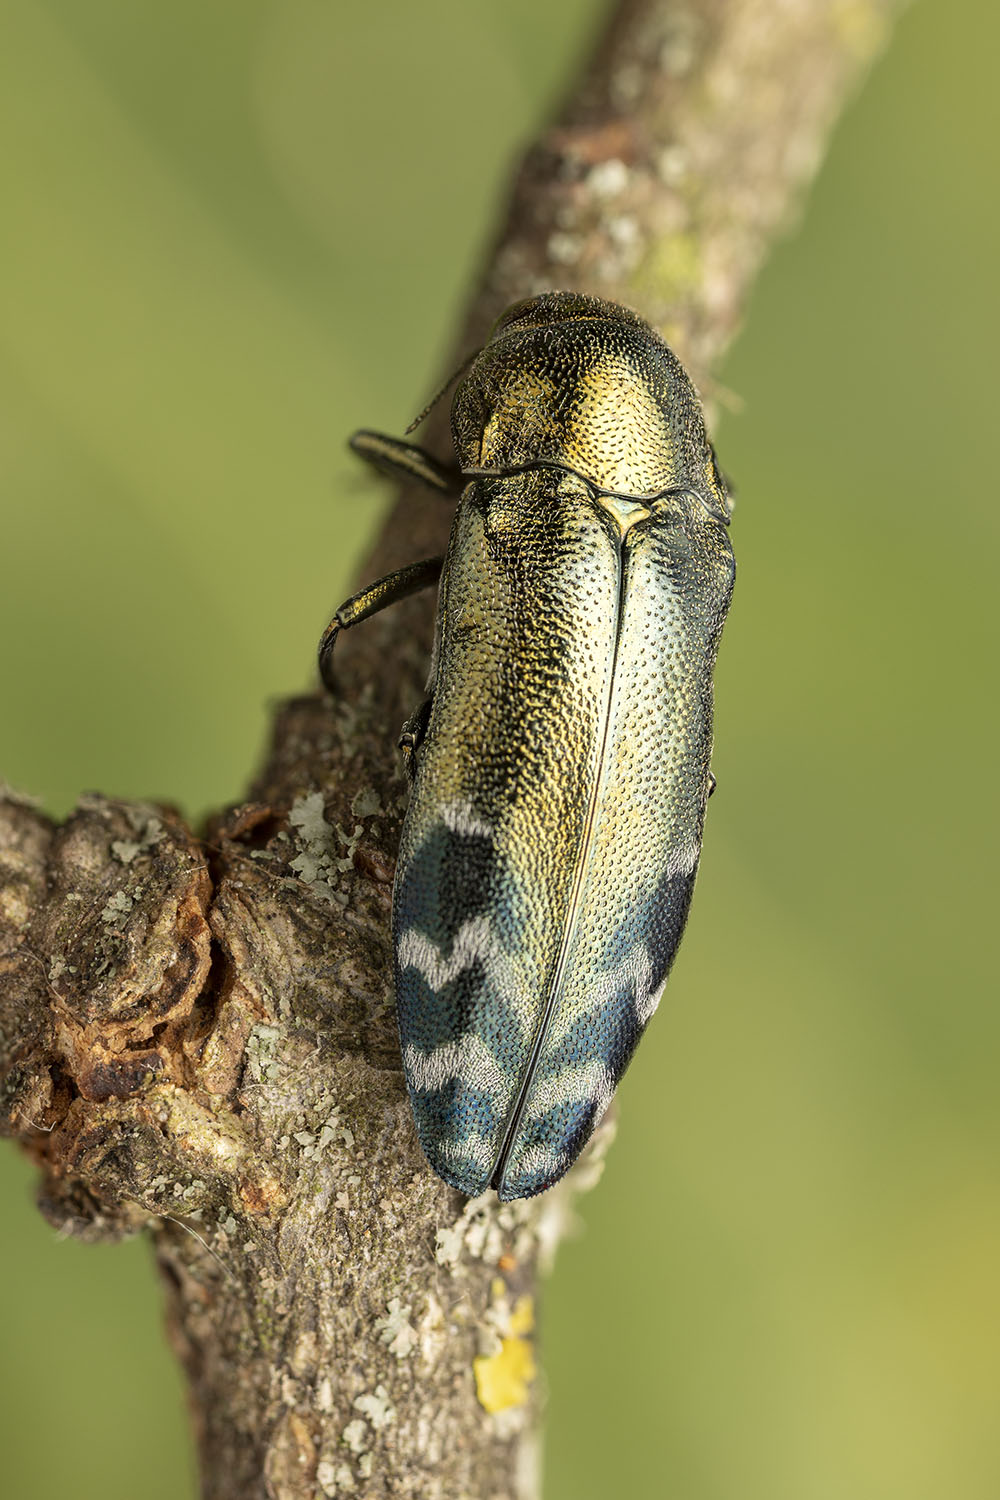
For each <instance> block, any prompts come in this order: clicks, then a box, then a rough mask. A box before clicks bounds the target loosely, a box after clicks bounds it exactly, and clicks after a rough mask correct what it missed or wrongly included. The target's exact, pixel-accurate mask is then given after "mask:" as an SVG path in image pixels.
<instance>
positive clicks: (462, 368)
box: [404, 349, 480, 437]
mask: <svg viewBox="0 0 1000 1500" xmlns="http://www.w3.org/2000/svg"><path fill="white" fill-rule="evenodd" d="M479 353H480V350H478V349H473V351H472V353H471V354H470V355H469V357H468V359H464V360H463V361H462V363H461V364H460V365H459V367H458V369H457V370H456V371H455V373H454V374H453V375H449V376H448V379H447V380H446V381H445V383H444V385H443V386H442V387H441V389H440V390H439V391H438V392H436V394H435V395H433V396H432V397H431V399H430V400H429V401H428V403H427V405H426V406H425V407H424V409H423V411H422V412H421V413H420V415H419V417H414V418H413V421H412V422H411V423H410V425H409V427H407V429H406V432H405V434H404V436H406V437H409V435H410V433H411V432H416V430H417V428H418V427H419V426H420V424H421V422H422V421H423V420H424V418H425V417H427V416H430V414H431V412H432V411H433V410H434V408H435V406H437V404H438V402H439V401H440V400H441V397H442V396H446V395H447V394H448V392H449V391H450V390H451V388H452V386H453V385H454V384H455V381H456V380H461V378H462V376H463V375H464V374H465V372H466V370H467V369H468V368H469V366H470V365H471V364H472V361H473V360H474V359H475V358H476V356H477V355H478V354H479Z"/></svg>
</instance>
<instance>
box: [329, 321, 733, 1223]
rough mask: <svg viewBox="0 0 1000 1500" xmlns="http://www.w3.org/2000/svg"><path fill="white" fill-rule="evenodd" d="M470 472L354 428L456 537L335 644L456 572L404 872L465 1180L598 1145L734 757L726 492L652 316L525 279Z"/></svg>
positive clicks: (348, 621)
mask: <svg viewBox="0 0 1000 1500" xmlns="http://www.w3.org/2000/svg"><path fill="white" fill-rule="evenodd" d="M451 426H452V437H453V441H454V447H455V455H456V460H457V463H456V467H455V469H449V468H448V467H447V466H445V465H443V464H441V463H439V462H438V461H437V460H436V459H434V458H432V457H431V455H430V454H428V453H425V452H424V451H423V450H422V449H420V448H417V447H415V446H414V445H412V444H409V443H406V442H403V441H400V440H396V439H393V438H388V437H384V436H381V435H379V434H377V433H372V432H361V433H358V434H356V435H355V437H354V438H353V439H352V447H353V448H354V449H355V451H357V452H358V453H360V454H361V455H362V456H364V457H365V458H367V459H369V460H370V461H372V462H373V463H375V464H376V465H378V466H379V467H381V468H383V469H389V470H393V471H395V472H397V473H399V474H401V475H403V476H406V477H410V478H414V477H415V478H418V479H420V480H422V481H424V482H425V483H426V484H428V485H430V486H432V487H433V488H435V489H437V490H439V491H441V492H442V493H445V494H450V493H454V492H456V491H457V489H458V488H461V496H460V500H459V503H458V508H457V511H456V514H455V519H454V523H453V526H452V532H451V539H450V542H449V545H448V550H447V554H446V556H445V557H444V558H443V559H441V558H429V559H427V560H425V561H422V562H417V563H414V564H413V565H412V566H410V567H408V568H404V569H402V570H401V571H400V572H399V573H395V574H392V575H390V576H389V577H388V578H383V579H380V580H379V581H378V582H377V583H374V584H372V585H371V586H370V587H369V588H367V589H365V590H363V591H362V592H361V593H360V594H356V595H354V596H353V597H352V598H351V599H349V600H347V602H346V603H345V604H343V605H342V606H341V607H340V609H339V610H338V611H337V613H336V615H335V617H334V619H333V620H332V621H331V623H330V625H329V626H328V628H327V630H326V632H325V633H324V636H323V639H322V641H321V643H320V653H319V656H320V669H321V674H322V677H323V679H324V682H325V683H326V685H327V686H328V687H330V688H333V687H334V680H333V673H332V666H331V663H332V652H333V645H334V642H335V640H336V638H337V635H338V634H339V632H340V631H341V630H343V629H345V628H348V627H350V626H353V625H355V624H357V623H358V622H359V621H360V620H362V619H365V618H367V617H368V616H369V615H371V614H373V613H374V612H375V611H376V610H378V609H381V608H383V607H384V606H385V605H387V604H389V603H392V602H394V601H395V600H396V599H399V598H402V597H403V596H404V595H405V594H408V593H411V592H413V591H414V590H415V589H418V588H422V587H425V586H428V585H430V584H432V583H434V582H436V581H437V580H438V578H439V577H440V587H439V596H438V610H437V626H436V635H435V644H434V649H433V656H432V661H431V667H430V675H429V678H428V684H427V696H426V701H425V702H424V703H423V704H422V705H421V707H420V708H419V709H418V710H417V712H416V714H415V715H414V716H413V718H412V719H410V720H408V721H407V723H406V724H405V725H404V727H403V735H402V738H401V740H400V744H401V747H402V748H403V751H404V755H405V758H406V761H407V764H408V768H409V770H410V773H411V797H410V803H409V807H408V811H407V813H406V817H405V820H404V823H403V829H402V836H401V842H400V849H399V859H398V864H397V870H396V877H395V885H394V889H393V917H392V926H393V942H394V951H395V985H396V1002H397V1012H398V1019H399V1033H400V1041H401V1046H402V1052H403V1062H404V1067H405V1072H406V1079H407V1084H408V1088H409V1094H410V1100H411V1103H412V1108H413V1115H414V1119H415V1122H416V1127H417V1131H418V1134H419V1137H420V1141H421V1144H422V1146H423V1150H424V1152H425V1154H426V1156H427V1159H428V1161H429V1162H430V1164H431V1166H432V1167H433V1168H434V1170H435V1171H436V1172H437V1173H438V1174H439V1175H440V1176H441V1177H443V1178H444V1180H445V1181H446V1182H448V1183H450V1184H451V1185H452V1186H453V1187H455V1188H458V1189H459V1190H460V1191H461V1192H463V1193H467V1194H469V1195H473V1196H474V1195H477V1194H479V1193H482V1192H484V1191H485V1190H486V1189H487V1188H489V1187H493V1188H495V1189H496V1191H497V1193H498V1195H499V1197H500V1198H501V1199H503V1200H511V1199H516V1198H527V1197H530V1196H532V1195H533V1194H535V1193H539V1192H541V1191H543V1190H544V1189H545V1188H548V1187H550V1186H551V1185H552V1184H553V1183H554V1182H556V1181H557V1180H558V1179H559V1178H560V1177H561V1176H562V1175H563V1173H564V1172H565V1171H566V1170H567V1168H568V1167H569V1166H570V1164H571V1163H572V1162H573V1161H574V1159H575V1158H576V1157H577V1155H578V1154H579V1153H580V1151H581V1150H582V1148H583V1146H584V1145H585V1143H586V1141H587V1140H588V1138H589V1137H590V1135H591V1134H592V1132H593V1131H594V1129H595V1127H596V1125H597V1122H598V1121H599V1119H600V1117H601V1115H602V1114H603V1112H604V1110H605V1109H606V1107H607V1105H608V1103H609V1102H610V1100H611V1097H612V1094H613V1093H614V1090H615V1088H616V1086H617V1084H618V1081H619V1079H620V1078H621V1076H622V1073H623V1072H624V1070H625V1067H626V1065H627V1064H628V1062H629V1059H630V1058H631V1056H632V1053H633V1051H634V1049H635V1047H636V1044H637V1042H638V1040H639V1037H640V1036H641V1034H642V1032H643V1030H644V1028H645V1026H646V1024H647V1022H648V1021H649V1019H650V1017H651V1016H652V1014H653V1012H654V1011H655V1009H656V1006H657V1003H658V1001H659V998H660V995H661V993H662V990H663V986H664V984H665V982H666V978H667V974H668V971H669V969H670V965H671V962H672V960H673V957H674V954H675V952H676V950H677V945H678V943H679V941H680V937H681V933H682V931H683V928H684V923H685V920H686V917H687V912H688V906H689V903H690V899H691V891H692V887H693V884H694V879H695V873H696V870H697V865H698V859H699V854H700V849H701V839H702V825H703V820H704V814H705V805H706V801H707V799H708V796H709V793H710V790H711V789H712V788H713V787H714V781H713V779H712V776H711V772H710V769H709V757H710V753H711V745H712V697H713V693H712V669H713V666H714V663H715V657H716V652H717V649H718V644H719V637H720V634H721V631H722V626H723V622H724V620H725V615H726V610H727V608H728V605H729V600H730V595H731V593H732V587H733V576H734V562H733V554H732V549H731V546H730V543H729V538H728V534H727V527H728V523H729V518H730V514H731V505H730V502H729V498H728V494H727V486H726V481H725V479H724V478H723V476H722V474H721V472H720V470H719V467H718V464H717V462H716V458H715V454H714V451H713V448H712V445H711V443H710V442H709V439H708V435H707V432H706V428H705V422H704V418H703V414H702V410H701V406H700V403H699V400H698V397H697V394H696V392H695V390H694V387H693V385H692V383H691V381H690V379H689V377H688V376H687V374H686V373H685V371H684V369H683V367H682V365H681V364H680V362H679V360H678V359H677V358H676V356H675V355H674V354H673V353H672V352H671V350H670V349H669V348H668V347H667V345H666V344H665V343H664V342H663V340H662V339H661V338H660V337H659V335H658V334H656V333H655V332H654V331H653V329H652V328H650V327H649V325H648V324H646V323H645V322H644V321H643V320H642V319H641V318H640V317H639V316H638V315H637V314H635V313H633V312H631V311H629V310H628V309H627V308H624V307H621V306H618V305H617V304H614V303H610V302H604V301H601V300H599V299H597V298H594V297H587V296H582V295H578V294H575V293H571V292H549V293H545V294H543V295H540V296H537V297H534V298H531V299H529V300H527V301H524V302H519V303H517V304H515V305H514V306H513V307H511V308H510V309H508V311H507V312H506V313H505V314H504V315H503V316H502V317H501V318H500V319H499V321H498V322H497V323H496V324H495V325H494V327H493V330H492V332H491V334H490V337H489V339H488V341H487V343H486V344H485V346H484V347H483V348H482V349H481V350H480V351H479V353H478V354H477V355H476V356H475V357H474V358H473V359H472V360H471V361H470V362H469V363H468V364H467V365H466V366H465V367H464V370H463V372H460V378H459V381H458V384H457V386H456V390H455V396H454V401H453V406H452V418H451Z"/></svg>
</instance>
